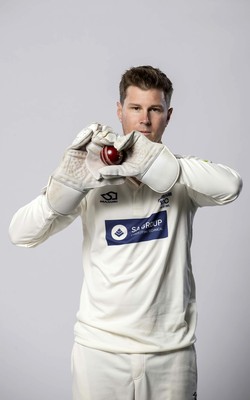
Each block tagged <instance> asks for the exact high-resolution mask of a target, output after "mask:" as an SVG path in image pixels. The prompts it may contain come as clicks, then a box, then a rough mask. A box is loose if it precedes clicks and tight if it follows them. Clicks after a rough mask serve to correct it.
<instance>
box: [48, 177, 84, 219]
mask: <svg viewBox="0 0 250 400" xmlns="http://www.w3.org/2000/svg"><path fill="white" fill-rule="evenodd" d="M88 192H89V190H85V191H81V192H80V191H78V190H75V189H73V188H72V187H70V186H66V185H64V184H63V183H61V182H58V181H57V180H55V179H54V178H53V177H50V180H49V183H48V187H47V190H46V198H47V202H48V205H49V207H50V209H51V210H52V211H54V212H56V213H57V214H61V215H67V214H70V213H71V212H72V211H73V210H75V208H76V207H77V206H78V204H79V203H80V201H81V200H82V199H83V198H84V197H85V196H86V194H87V193H88Z"/></svg>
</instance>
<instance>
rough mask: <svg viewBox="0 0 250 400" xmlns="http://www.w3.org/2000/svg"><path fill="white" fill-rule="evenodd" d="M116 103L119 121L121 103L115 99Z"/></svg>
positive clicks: (120, 117) (120, 118)
mask: <svg viewBox="0 0 250 400" xmlns="http://www.w3.org/2000/svg"><path fill="white" fill-rule="evenodd" d="M116 105H117V111H116V113H117V116H118V118H119V120H120V121H121V120H122V104H121V103H120V102H119V101H117V103H116Z"/></svg>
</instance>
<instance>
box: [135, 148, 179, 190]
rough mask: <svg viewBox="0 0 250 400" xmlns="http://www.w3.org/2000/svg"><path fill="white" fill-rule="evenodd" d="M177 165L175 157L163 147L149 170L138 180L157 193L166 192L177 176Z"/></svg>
mask: <svg viewBox="0 0 250 400" xmlns="http://www.w3.org/2000/svg"><path fill="white" fill-rule="evenodd" d="M179 170H180V167H179V163H178V161H177V160H176V158H175V156H174V155H173V154H172V153H171V152H170V151H169V150H168V149H167V147H165V146H164V148H163V149H162V151H161V152H160V154H159V155H158V156H157V158H156V159H155V161H154V162H153V163H152V164H151V166H150V167H149V169H148V170H147V171H146V172H145V174H143V176H142V177H141V178H140V179H139V180H140V181H141V182H142V183H144V184H146V185H147V186H149V187H150V188H151V189H152V190H154V191H155V192H158V193H166V192H168V191H169V190H170V189H171V188H172V186H173V185H174V184H175V182H176V181H177V179H178V176H179Z"/></svg>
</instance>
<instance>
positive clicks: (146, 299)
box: [10, 66, 241, 400]
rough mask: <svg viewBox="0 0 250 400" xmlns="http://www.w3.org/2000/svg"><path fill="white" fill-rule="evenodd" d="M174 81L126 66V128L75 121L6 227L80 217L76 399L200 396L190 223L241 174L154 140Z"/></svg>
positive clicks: (62, 224)
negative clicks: (53, 164)
mask: <svg viewBox="0 0 250 400" xmlns="http://www.w3.org/2000/svg"><path fill="white" fill-rule="evenodd" d="M172 91H173V88H172V83H171V81H170V80H169V79H168V78H167V76H166V75H165V74H164V73H163V72H161V71H160V70H159V69H157V68H153V67H151V66H140V67H134V68H131V69H130V70H128V71H126V72H125V73H124V75H123V76H122V79H121V82H120V102H118V103H117V113H118V117H119V119H120V121H121V124H122V129H123V133H124V135H123V136H119V135H117V134H115V133H114V132H113V131H112V130H111V128H109V127H107V126H102V125H100V124H92V125H90V126H89V127H88V128H86V129H84V130H83V131H81V132H80V134H79V135H78V136H77V138H76V139H75V140H74V141H73V143H72V145H71V146H70V147H69V148H68V149H67V150H66V152H65V154H64V157H63V160H62V163H61V164H60V166H59V167H58V168H57V169H56V171H55V172H54V173H53V174H52V176H51V177H50V180H49V183H48V185H47V188H46V190H45V191H44V193H43V194H41V195H40V196H38V197H37V198H36V199H35V200H33V201H32V202H31V203H29V204H28V205H26V206H24V207H23V208H21V209H20V210H19V211H17V213H16V214H15V215H14V217H13V220H12V222H11V225H10V237H11V240H12V242H13V243H15V244H17V245H19V246H25V247H32V246H36V245H38V244H40V243H42V242H43V241H45V240H46V239H47V238H49V236H51V235H52V234H55V233H56V232H58V231H60V230H62V229H64V228H66V227H67V226H68V225H69V224H70V223H72V222H73V221H74V220H75V218H77V217H78V216H80V217H81V218H82V224H83V233H84V245H83V268H84V282H83V288H82V293H81V299H80V308H79V312H78V314H77V322H76V325H75V344H74V348H73V353H72V365H73V367H72V370H73V399H74V400H85V399H86V400H87V399H91V400H106V399H114V400H115V399H117V400H132V399H136V400H152V399H154V400H155V399H157V400H161V399H164V400H184V399H185V400H191V399H192V400H193V399H195V398H196V396H197V374H196V356H195V348H194V342H195V327H196V300H195V284H194V279H193V274H192V265H191V257H190V246H191V240H192V221H193V217H194V214H195V212H196V210H197V209H198V208H199V207H202V206H212V205H223V204H227V203H229V202H231V201H233V200H235V199H236V198H237V196H238V195H239V192H240V189H241V179H240V177H239V175H238V174H237V173H236V172H235V171H234V170H232V169H230V168H228V167H226V166H223V165H216V164H213V163H211V162H207V161H204V160H200V159H198V158H195V157H180V156H178V157H176V156H174V155H173V154H172V153H171V152H170V151H169V149H168V148H167V147H166V146H165V145H163V144H162V142H161V139H162V135H163V132H164V130H165V128H166V126H167V124H168V122H169V120H170V117H171V114H172V108H171V107H170V100H171V95H172ZM105 145H114V146H115V147H116V148H117V149H118V150H119V151H124V152H125V160H124V162H123V163H122V164H121V165H111V166H105V165H104V164H103V163H102V161H100V152H101V150H102V148H103V146H105Z"/></svg>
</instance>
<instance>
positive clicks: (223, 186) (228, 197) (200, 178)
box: [178, 157, 242, 207]
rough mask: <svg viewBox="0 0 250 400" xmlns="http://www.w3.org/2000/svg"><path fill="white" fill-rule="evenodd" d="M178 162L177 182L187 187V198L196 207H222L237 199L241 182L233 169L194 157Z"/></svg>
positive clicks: (181, 159) (179, 159)
mask: <svg viewBox="0 0 250 400" xmlns="http://www.w3.org/2000/svg"><path fill="white" fill-rule="evenodd" d="M178 161H179V164H180V175H179V179H178V182H179V183H182V184H184V185H185V186H186V187H187V191H188V193H189V196H190V197H191V198H192V200H193V201H194V202H195V203H196V204H197V205H198V206H200V207H202V206H212V205H223V204H227V203H230V202H232V201H234V200H235V199H236V198H237V197H238V195H239V193H240V191H241V188H242V180H241V177H240V176H239V174H238V173H237V172H236V171H234V170H233V169H231V168H229V167H227V166H224V165H221V164H214V163H211V162H206V161H203V160H200V159H198V158H195V157H183V158H181V157H180V158H178Z"/></svg>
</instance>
